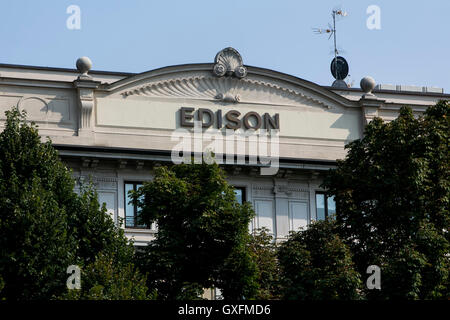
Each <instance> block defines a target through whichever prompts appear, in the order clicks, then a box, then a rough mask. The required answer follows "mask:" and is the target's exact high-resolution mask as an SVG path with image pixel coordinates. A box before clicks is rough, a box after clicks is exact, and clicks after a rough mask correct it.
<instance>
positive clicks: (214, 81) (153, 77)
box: [0, 48, 450, 245]
mask: <svg viewBox="0 0 450 320" xmlns="http://www.w3.org/2000/svg"><path fill="white" fill-rule="evenodd" d="M90 68H91V63H90V60H89V59H87V58H81V59H79V60H78V61H77V70H76V69H62V68H47V67H30V66H18V65H6V64H0V127H3V125H4V121H5V115H4V112H5V111H7V110H9V109H11V108H12V107H17V108H19V109H21V110H22V109H24V110H26V111H27V113H28V119H29V120H31V121H34V122H35V123H36V124H37V125H38V126H39V132H40V134H41V136H42V139H43V140H45V139H46V137H49V138H50V139H51V140H52V143H53V145H54V146H55V147H56V148H57V149H58V150H59V154H60V157H61V159H62V160H63V161H64V162H65V163H66V164H67V165H68V166H69V167H70V168H71V169H72V170H73V175H74V177H75V178H76V180H77V182H78V184H77V188H79V187H80V185H81V184H82V183H84V181H86V180H88V179H91V180H92V182H93V183H94V185H95V186H96V188H97V191H98V194H99V200H100V202H101V203H103V202H104V203H105V204H106V208H107V210H108V212H109V213H110V214H111V216H112V217H113V219H114V220H115V221H116V222H118V221H122V227H123V228H125V234H126V235H127V236H128V237H129V238H132V239H134V241H135V244H136V245H145V244H146V243H147V242H148V241H150V240H151V239H152V238H153V237H154V234H155V232H157V228H156V226H141V225H138V223H137V221H136V216H137V215H138V214H139V211H138V209H137V208H135V207H134V206H133V205H132V204H129V201H128V199H127V192H128V191H129V190H132V189H136V188H138V187H139V186H140V184H142V182H144V181H149V180H151V179H152V174H153V170H154V168H155V167H156V166H160V165H164V164H169V163H172V162H173V161H174V155H178V154H180V153H178V149H177V148H179V147H180V145H181V146H186V142H185V141H184V140H183V139H184V138H186V135H187V136H189V138H192V139H191V140H190V141H189V142H188V143H189V144H190V145H191V147H192V145H195V144H196V141H197V140H198V139H199V138H198V137H196V136H195V130H196V129H198V128H196V127H194V124H196V123H197V122H196V121H199V123H200V125H201V127H200V129H199V133H200V134H203V136H202V135H201V136H200V137H201V138H200V140H202V139H203V140H204V141H203V144H202V146H203V147H204V146H205V145H207V143H205V141H209V142H211V141H213V140H214V139H211V135H210V136H209V137H208V133H211V132H213V133H214V134H216V135H219V136H221V137H226V131H227V130H231V131H233V132H241V134H242V135H243V136H244V137H245V136H246V134H247V133H248V132H252V133H253V134H256V136H257V137H261V136H262V135H259V133H260V132H262V131H263V130H264V129H266V130H268V129H273V130H274V131H273V132H275V133H274V134H273V135H271V134H268V135H267V137H266V138H264V139H268V140H264V139H263V138H260V140H259V142H258V143H257V144H256V146H258V147H257V149H252V148H253V147H252V146H251V145H250V144H248V145H247V144H246V145H245V146H244V149H239V147H238V145H239V143H238V142H237V140H236V141H235V142H236V143H235V144H234V145H232V146H231V149H228V148H224V149H223V150H224V151H223V157H224V158H223V159H228V160H229V161H225V160H223V161H222V162H221V166H223V168H224V169H225V170H226V172H227V176H228V181H229V182H230V184H232V185H233V186H234V187H235V188H236V196H237V199H238V200H239V201H250V202H251V203H252V205H253V207H254V209H255V212H256V217H255V218H254V220H253V221H252V225H251V226H250V228H260V227H267V228H268V229H269V230H271V232H272V233H273V234H274V236H275V237H276V238H278V239H283V238H285V237H286V236H287V235H288V233H289V231H291V230H297V229H298V228H299V227H305V226H307V225H308V224H309V223H311V221H313V220H316V219H323V218H324V217H325V216H326V215H327V214H332V213H333V212H334V210H335V208H334V201H333V199H327V198H326V197H325V195H324V194H323V190H321V188H320V184H321V182H322V178H323V174H324V173H325V172H326V171H327V170H329V169H330V168H333V167H334V166H335V163H336V160H337V159H342V158H344V157H345V154H346V151H345V150H344V146H345V145H346V144H347V143H348V142H350V141H352V140H354V139H358V138H361V137H362V134H363V130H364V126H365V125H366V124H367V123H368V122H370V121H371V119H373V118H374V117H376V116H379V117H381V118H383V119H385V120H392V119H394V118H395V117H396V116H397V114H398V111H399V109H400V107H402V106H404V105H408V106H411V107H412V109H413V111H414V113H415V114H417V115H420V114H421V113H423V112H424V111H425V109H426V108H427V107H428V106H430V105H433V104H435V103H436V102H437V101H438V100H440V99H449V98H450V95H448V94H444V93H443V92H442V90H441V89H436V88H422V87H412V86H409V87H408V86H406V87H405V86H386V85H379V86H377V87H375V83H374V82H373V81H372V79H371V78H364V79H363V80H362V82H361V87H362V89H363V90H361V89H354V88H336V87H328V86H320V85H318V84H315V83H312V82H309V81H306V80H303V79H300V78H297V77H294V76H291V75H288V74H284V73H280V72H276V71H272V70H268V69H263V68H258V67H251V66H246V65H244V64H243V61H242V58H241V56H240V54H239V53H238V52H237V51H236V50H234V49H232V48H226V49H224V50H222V51H220V52H219V53H218V54H217V55H216V57H215V59H214V62H213V63H204V64H187V65H178V66H169V67H163V68H160V69H156V70H151V71H147V72H143V73H139V74H131V73H119V72H105V71H91V70H90ZM269 131H270V130H269ZM182 135H184V137H182ZM196 139H197V140H196ZM271 139H272V140H271ZM216 140H217V139H216ZM225 140H226V139H225V138H224V141H225ZM214 141H215V140H214ZM266 141H272V142H274V141H275V142H276V150H275V149H270V148H269V145H270V143H269V144H267V150H266V151H267V154H265V155H266V156H269V153H270V157H269V158H268V159H269V160H270V161H269V162H267V161H266V162H263V161H260V160H261V159H262V158H263V157H261V152H262V151H261V143H262V142H266ZM224 143H225V142H224ZM174 150H175V151H177V153H174ZM252 150H253V151H252ZM255 150H256V151H255ZM193 151H196V149H195V146H194V147H193ZM214 151H215V152H216V151H217V150H214ZM255 153H257V154H255ZM227 155H228V156H229V157H228V158H227ZM252 156H256V159H257V161H252V160H255V158H252ZM257 156H259V158H258V157H257ZM266 158H267V157H266ZM266 160H267V159H266ZM274 164H275V165H274ZM270 166H273V167H275V168H276V170H275V171H274V172H272V173H271V174H262V172H263V171H262V169H264V168H267V167H270Z"/></svg>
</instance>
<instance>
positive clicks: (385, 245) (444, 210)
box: [323, 101, 450, 299]
mask: <svg viewBox="0 0 450 320" xmlns="http://www.w3.org/2000/svg"><path fill="white" fill-rule="evenodd" d="M449 112H450V106H449V103H448V102H446V101H440V102H439V103H437V104H436V105H435V106H433V107H429V108H428V109H427V111H426V112H425V115H424V117H420V118H415V117H414V116H413V114H412V111H411V109H410V108H407V107H403V108H402V109H401V110H400V114H399V117H398V118H397V119H395V120H393V121H391V122H389V123H385V122H383V121H382V120H381V119H380V118H375V119H374V120H373V121H372V122H371V123H370V124H368V125H367V126H366V128H365V132H364V137H363V138H362V139H359V140H355V141H353V142H351V143H350V144H349V145H347V146H346V148H347V149H348V154H347V156H346V158H345V159H344V160H342V161H338V165H337V169H336V170H331V171H330V173H329V175H328V177H327V178H326V179H325V181H324V184H323V186H324V187H325V188H326V189H328V193H329V194H331V195H334V196H335V200H336V205H337V221H338V224H339V225H340V234H341V236H342V237H343V239H346V241H347V244H348V245H349V246H350V248H351V251H352V253H353V255H354V259H355V262H356V265H357V267H358V271H359V272H360V273H362V274H365V270H366V268H367V267H368V266H369V265H378V266H379V267H380V268H381V290H370V291H369V290H368V291H367V292H366V294H367V296H368V298H378V299H389V298H403V299H405V298H407V299H433V298H447V297H449V295H448V294H449V291H448V290H449V289H448V288H449V272H450V264H449V248H450V246H449V234H448V228H449V222H450V216H449V202H450V197H449V195H450V186H449V177H450V172H449V170H450V166H449V152H448V145H449Z"/></svg>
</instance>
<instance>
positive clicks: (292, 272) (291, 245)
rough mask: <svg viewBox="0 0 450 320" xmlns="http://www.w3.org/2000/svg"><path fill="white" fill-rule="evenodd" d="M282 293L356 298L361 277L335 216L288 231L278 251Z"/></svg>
mask: <svg viewBox="0 0 450 320" xmlns="http://www.w3.org/2000/svg"><path fill="white" fill-rule="evenodd" d="M278 258H279V261H280V267H281V283H282V289H281V293H282V297H283V298H284V299H287V300H297V299H298V300H338V299H339V300H349V299H359V298H360V293H359V292H360V289H361V285H362V282H361V277H360V274H359V273H358V272H357V271H356V270H355V268H354V264H353V261H352V256H351V252H350V249H349V248H348V246H347V245H346V244H345V243H344V241H343V240H342V239H341V238H340V237H339V235H338V234H337V232H336V223H335V221H334V220H329V219H328V220H325V221H317V222H314V223H312V224H311V225H310V226H309V227H308V229H306V230H300V231H297V232H291V234H290V235H289V238H288V240H287V241H285V242H283V243H282V244H281V245H280V247H279V251H278Z"/></svg>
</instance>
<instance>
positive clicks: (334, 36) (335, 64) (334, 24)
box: [333, 10, 337, 77]
mask: <svg viewBox="0 0 450 320" xmlns="http://www.w3.org/2000/svg"><path fill="white" fill-rule="evenodd" d="M333 38H334V72H335V73H336V77H337V48H336V11H335V10H333Z"/></svg>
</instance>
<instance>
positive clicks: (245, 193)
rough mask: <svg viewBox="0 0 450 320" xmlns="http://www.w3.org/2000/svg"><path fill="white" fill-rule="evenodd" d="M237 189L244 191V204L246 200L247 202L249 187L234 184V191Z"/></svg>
mask: <svg viewBox="0 0 450 320" xmlns="http://www.w3.org/2000/svg"><path fill="white" fill-rule="evenodd" d="M236 189H237V190H241V191H242V203H241V204H244V203H245V202H247V187H244V186H233V191H234V190H236Z"/></svg>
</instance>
